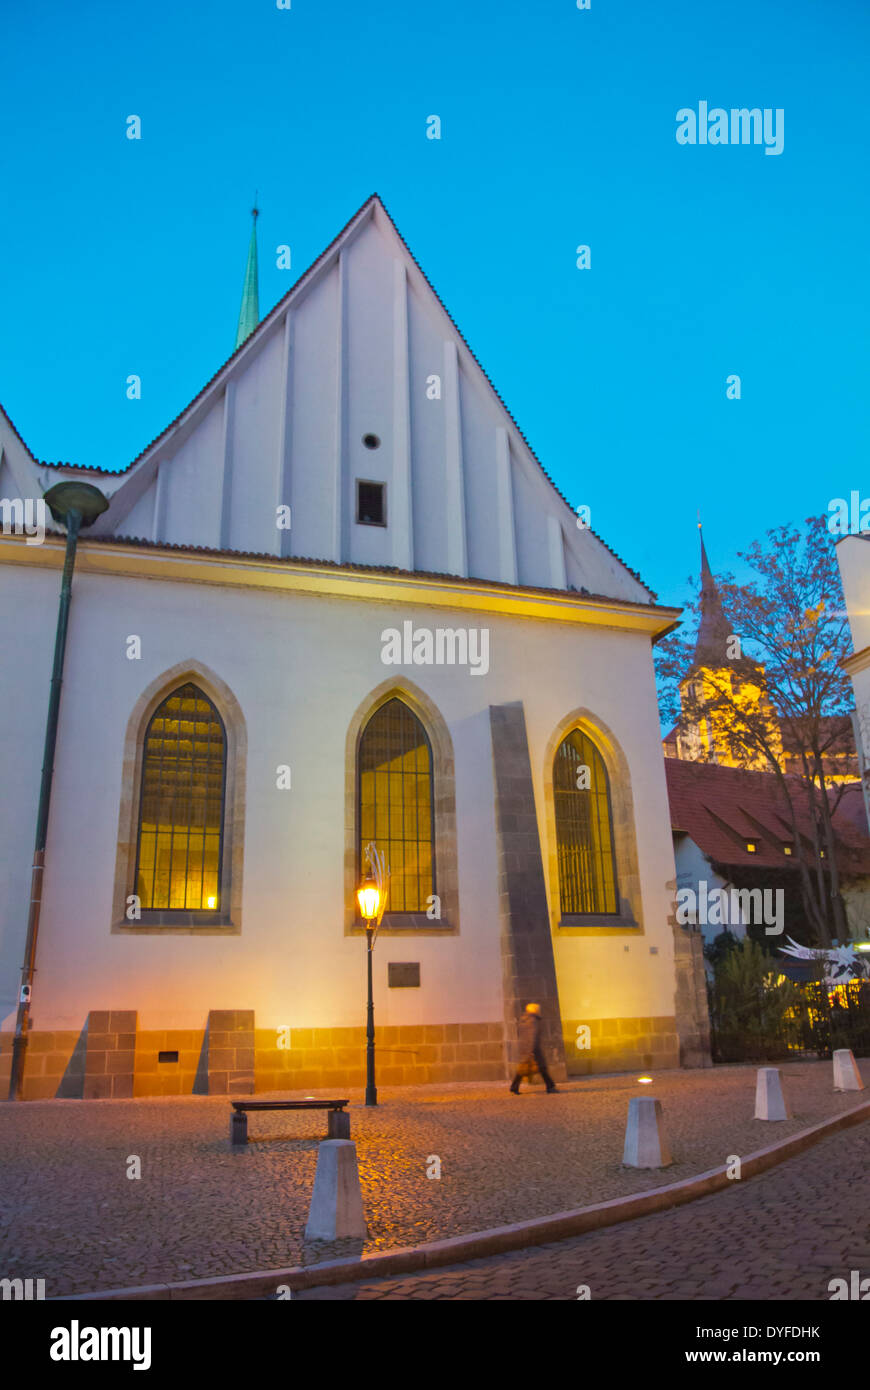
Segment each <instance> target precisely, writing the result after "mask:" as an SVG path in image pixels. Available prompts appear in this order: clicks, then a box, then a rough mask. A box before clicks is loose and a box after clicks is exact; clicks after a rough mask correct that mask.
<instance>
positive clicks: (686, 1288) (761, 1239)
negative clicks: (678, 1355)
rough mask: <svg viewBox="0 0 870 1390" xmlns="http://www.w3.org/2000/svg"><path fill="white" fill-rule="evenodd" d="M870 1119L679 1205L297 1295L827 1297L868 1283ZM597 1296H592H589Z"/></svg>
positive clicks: (342, 1297)
mask: <svg viewBox="0 0 870 1390" xmlns="http://www.w3.org/2000/svg"><path fill="white" fill-rule="evenodd" d="M868 1168H870V1124H865V1125H858V1126H857V1127H856V1128H855V1129H850V1130H847V1131H846V1132H845V1133H843V1134H837V1135H832V1136H831V1138H830V1139H824V1140H822V1141H821V1143H819V1144H818V1145H816V1146H815V1147H813V1148H812V1149H808V1150H807V1151H806V1152H805V1153H803V1154H799V1155H798V1156H797V1157H796V1158H791V1159H788V1160H787V1162H785V1163H784V1164H782V1165H781V1166H780V1167H777V1168H773V1169H771V1170H770V1171H769V1172H767V1173H764V1174H762V1175H761V1177H758V1178H753V1179H752V1180H751V1181H749V1182H746V1183H740V1182H735V1183H734V1184H733V1186H732V1187H731V1188H728V1189H726V1190H725V1191H724V1192H719V1193H714V1194H713V1196H711V1197H702V1198H701V1199H700V1200H699V1201H697V1202H690V1203H689V1204H688V1205H687V1206H684V1207H679V1208H677V1209H676V1210H673V1211H666V1212H660V1213H658V1214H656V1215H655V1216H645V1217H642V1218H641V1219H640V1220H639V1221H627V1222H626V1223H625V1224H624V1225H622V1226H612V1227H610V1228H609V1229H608V1230H604V1231H595V1232H592V1233H590V1234H589V1235H585V1236H577V1237H575V1238H574V1239H572V1240H562V1241H559V1242H557V1243H555V1244H552V1245H542V1246H539V1247H538V1248H537V1249H532V1250H517V1251H513V1252H512V1253H511V1254H508V1255H495V1256H492V1257H490V1258H488V1259H484V1260H471V1261H469V1262H468V1263H466V1264H461V1265H453V1266H452V1267H450V1268H446V1267H445V1268H444V1269H437V1270H432V1271H431V1272H430V1273H427V1274H421V1275H404V1276H402V1277H401V1278H395V1279H383V1280H373V1281H371V1282H370V1283H365V1284H343V1285H338V1286H336V1287H334V1288H321V1289H306V1290H305V1291H304V1292H302V1293H298V1294H294V1295H293V1299H294V1300H297V1299H306V1300H318V1299H340V1300H349V1301H350V1300H358V1299H370V1298H382V1299H446V1300H453V1299H475V1300H486V1301H490V1300H496V1301H499V1300H515V1299H520V1300H546V1299H557V1300H573V1299H576V1298H577V1297H578V1296H579V1295H578V1289H579V1288H580V1286H581V1285H585V1286H586V1287H587V1288H588V1290H589V1294H588V1296H589V1297H590V1298H591V1299H592V1300H593V1301H594V1300H595V1299H632V1300H645V1299H690V1300H701V1299H705V1300H709V1299H716V1300H729V1299H751V1300H757V1301H759V1302H766V1301H778V1300H779V1301H784V1300H789V1301H793V1300H795V1301H796V1300H801V1299H811V1300H824V1299H829V1298H830V1296H831V1293H830V1290H829V1287H828V1286H829V1283H830V1281H831V1280H832V1279H838V1278H841V1279H845V1280H846V1282H847V1285H848V1284H849V1282H850V1271H851V1270H858V1271H859V1277H860V1278H862V1279H866V1278H870V1208H868V1204H867V1201H866V1198H865V1196H864V1193H865V1191H866V1186H867V1172H868ZM583 1296H584V1297H586V1296H587V1295H586V1294H585V1293H584V1295H583Z"/></svg>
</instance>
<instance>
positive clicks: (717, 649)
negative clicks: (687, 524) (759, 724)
mask: <svg viewBox="0 0 870 1390" xmlns="http://www.w3.org/2000/svg"><path fill="white" fill-rule="evenodd" d="M698 533H699V536H700V541H701V622H700V625H699V627H698V637H697V640H696V642H695V651H694V655H693V657H692V664H691V666H690V668H689V670H688V672H687V673H686V675H685V677H684V678H683V680H682V681H681V682H680V705H681V707H682V711H683V715H684V717H685V718H686V719H687V720H688V725H687V727H685V728H684V729H683V730H682V731H679V730H678V731H677V732H676V733H675V735H674V736H673V738H672V739H670V740H668V741H666V746H665V752H666V754H670V755H671V756H673V755H674V754H673V746H674V744H676V756H677V757H678V758H682V759H687V760H689V761H693V762H708V763H719V764H720V765H721V766H723V767H749V768H751V769H756V770H764V771H769V768H770V764H769V763H768V761H767V759H766V758H765V756H764V754H763V753H761V752H758V753H757V754H756V755H754V756H753V755H752V754H750V755H749V756H748V757H745V756H739V752H740V750H739V749H735V746H734V745H735V741H736V740H735V738H734V734H733V732H732V731H733V730H734V729H735V726H737V727H739V722H740V721H739V719H738V717H737V716H736V715H735V713H734V709H733V706H734V705H737V707H738V708H740V709H743V710H745V711H746V712H747V715H749V716H750V717H751V718H752V720H753V722H755V721H756V720H757V717H758V715H759V714H760V715H761V716H762V718H763V719H764V721H765V723H766V726H767V727H766V738H767V740H768V742H769V745H770V747H771V748H773V749H774V751H775V753H776V755H777V758H781V756H782V738H781V735H780V731H779V722H778V720H777V718H776V712H775V711H774V709H773V706H772V705H771V704H770V701H769V700H768V699H767V694H766V690H765V681H764V668H763V667H762V666H760V665H759V664H758V663H756V662H748V661H747V659H746V658H745V657H744V656H743V655H742V648H741V642H740V634H739V633H734V632H732V631H731V624H730V623H729V621H728V618H727V617H726V615H725V610H724V608H723V607H722V597H721V595H720V593H719V588H718V585H717V584H716V580H715V579H714V577H713V572H712V570H711V569H710V562H709V560H708V559H707V550H706V547H705V545H704V536H703V532H702V531H701V523H700V522H699V523H698ZM668 742H670V745H671V746H670V747H668Z"/></svg>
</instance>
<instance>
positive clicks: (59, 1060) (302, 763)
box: [0, 196, 709, 1098]
mask: <svg viewBox="0 0 870 1390" xmlns="http://www.w3.org/2000/svg"><path fill="white" fill-rule="evenodd" d="M254 250H255V242H254V241H253V239H252V252H253V251H254ZM255 290H256V266H255V262H254V261H253V256H252V257H251V259H249V267H248V280H247V288H246V297H245V300H244V301H243V312H242V320H241V323H240V333H239V338H240V344H239V346H238V347H237V349H236V351H235V352H234V353H233V355H232V356H231V357H230V358H229V360H228V361H227V362H226V363H225V364H224V365H223V367H221V369H220V371H219V372H218V373H217V374H216V375H215V376H214V377H213V378H212V380H211V381H210V382H208V384H207V385H206V386H205V387H204V388H203V390H202V391H201V392H200V394H199V395H198V396H197V397H196V398H195V399H194V400H193V401H192V402H191V403H190V404H189V405H188V406H187V407H186V409H185V410H184V411H183V412H182V413H181V414H180V415H179V416H178V417H177V419H175V420H174V421H173V422H172V423H171V424H169V425H168V427H167V428H166V429H165V431H164V432H163V433H162V434H161V435H160V436H159V437H158V438H157V439H156V440H155V441H154V442H153V443H152V444H150V445H149V446H148V447H147V448H146V449H145V450H144V451H143V452H142V453H141V454H140V455H139V457H138V458H136V459H135V460H134V461H133V462H132V463H131V464H130V465H129V466H128V467H127V468H126V469H124V470H123V471H121V472H116V473H114V472H105V471H100V470H93V469H88V468H86V467H84V466H78V467H74V466H73V465H67V464H64V465H52V464H45V463H41V462H38V461H37V459H36V458H35V457H34V456H33V454H32V453H31V451H30V449H29V448H28V446H27V444H25V442H24V441H23V440H22V439H21V437H20V436H19V435H18V433H17V431H16V430H15V428H14V426H13V425H12V423H11V421H10V419H9V418H8V416H6V414H5V413H4V412H3V411H2V410H0V499H7V500H9V499H41V498H42V497H43V494H44V493H45V492H46V491H47V490H48V489H49V488H50V487H51V486H52V485H54V484H56V483H57V482H59V481H61V480H65V479H79V480H82V481H84V482H88V483H91V484H94V485H95V486H97V487H99V488H100V489H101V491H102V492H103V493H104V494H105V497H106V498H107V499H108V502H109V506H108V509H107V510H106V511H105V512H104V513H103V514H102V515H101V516H100V517H98V519H97V520H96V521H95V522H94V524H93V525H92V526H90V527H89V528H88V529H83V530H82V532H81V535H80V538H79V541H78V552H77V558H76V562H75V571H74V578H73V583H72V599H71V608H70V620H69V629H68V636H67V645H66V656H65V666H64V672H63V685H62V697H61V703H60V714H59V723H58V731H57V747H56V756H55V759H54V776H53V784H52V793H51V802H50V815H49V819H48V828H47V842H46V849H45V870H44V878H43V889H42V907H41V916H40V921H39V933H38V945H37V949H36V957H35V969H34V972H33V976H32V980H33V984H32V996H31V999H30V1004H29V1015H28V1028H27V1033H28V1036H27V1048H26V1065H25V1072H24V1083H23V1095H24V1097H25V1098H47V1097H54V1096H91V1097H124V1096H132V1095H135V1096H140V1095H142V1096H145V1095H155V1094H157V1095H162V1094H167V1095H169V1094H185V1093H221V1092H229V1093H231V1094H245V1093H250V1092H252V1091H254V1090H257V1091H269V1090H276V1089H279V1090H290V1091H293V1090H298V1089H303V1090H305V1091H308V1090H314V1089H317V1088H330V1089H332V1088H335V1087H339V1088H343V1087H347V1086H358V1085H361V1084H362V1082H363V1080H364V1067H365V1049H364V1044H365V1021H366V1014H365V1008H366V960H365V952H366V938H365V930H364V925H363V923H362V921H361V920H360V916H359V909H358V905H357V898H356V889H357V887H358V886H359V884H360V881H361V879H362V878H364V877H365V875H366V859H365V850H366V846H367V845H368V844H369V843H374V844H375V845H376V846H377V848H378V850H379V851H380V852H381V854H382V856H383V859H384V860H385V862H386V863H387V865H388V866H389V868H390V871H391V877H390V890H389V898H388V902H387V909H386V913H385V915H384V918H383V921H382V924H381V927H380V930H379V933H378V936H377V939H376V943H375V947H374V955H373V964H374V1000H375V1026H376V1042H377V1068H378V1070H377V1080H378V1084H379V1086H381V1087H389V1086H390V1085H394V1084H400V1083H410V1082H433V1083H443V1082H448V1081H455V1080H498V1079H502V1078H506V1077H507V1076H508V1075H509V1074H510V1070H511V1062H512V1060H513V1056H512V1047H513V1043H514V1039H515V1030H516V1022H517V1019H518V1017H519V1015H520V1014H521V1012H522V1009H523V1007H524V1006H525V1004H526V1003H527V1002H530V1001H536V1002H539V1003H540V1004H541V1007H542V1014H543V1018H544V1024H545V1039H546V1050H547V1052H548V1053H549V1055H550V1058H551V1060H552V1062H553V1068H554V1075H556V1076H557V1077H559V1076H562V1077H564V1075H565V1072H566V1069H567V1072H568V1073H586V1072H590V1071H598V1072H606V1071H619V1070H625V1069H635V1068H640V1067H645V1068H650V1067H652V1068H661V1067H673V1066H678V1065H681V1064H683V1065H704V1064H708V1061H709V1058H708V1047H707V1040H706V1037H707V1035H706V1005H705V1002H704V998H703V969H702V966H701V962H700V938H699V937H698V935H697V933H694V934H693V933H692V932H691V931H688V930H686V929H684V928H681V927H677V926H675V925H674V915H673V912H674V878H675V869H674V853H673V847H672V841H671V832H670V819H669V813H668V797H667V788H666V782H665V771H664V762H663V757H662V749H661V737H660V731H659V720H658V710H657V704H656V692H655V684H654V678H653V662H652V645H653V643H654V642H655V641H656V640H657V638H659V637H660V636H661V635H662V634H663V633H665V632H666V631H668V630H669V629H670V628H671V627H672V626H673V625H674V623H675V622H676V621H677V619H678V616H679V614H678V611H677V610H675V609H671V608H664V607H661V606H659V605H658V604H657V603H656V602H655V596H654V595H653V594H652V593H651V591H650V590H649V589H648V588H647V587H646V585H645V584H644V583H643V582H642V580H641V579H640V578H639V577H638V576H637V575H636V574H635V573H634V572H633V571H631V570H630V569H629V568H628V567H627V566H626V565H625V564H624V563H623V561H622V560H620V559H619V557H618V556H617V555H616V554H615V553H614V552H613V551H611V550H610V549H609V548H608V546H607V545H606V544H605V543H604V541H603V540H601V539H600V538H599V537H598V536H597V535H596V534H595V532H594V531H593V530H592V529H590V528H589V527H587V526H581V525H578V517H577V515H576V514H575V512H574V511H573V510H572V508H571V507H570V506H569V504H568V503H567V502H566V500H565V499H564V498H563V497H562V496H561V494H560V493H559V492H558V491H557V490H556V488H555V486H554V485H553V484H552V482H551V481H550V480H549V478H548V476H547V474H546V473H545V472H544V471H543V468H542V467H541V465H540V463H539V462H538V460H537V459H536V458H535V456H534V454H533V453H532V451H531V449H530V448H529V446H528V444H527V443H526V441H525V439H524V438H523V435H522V434H521V433H520V430H519V429H518V427H517V425H516V424H515V422H514V420H513V418H512V416H511V415H510V414H509V412H508V410H507V409H506V408H505V406H504V404H503V403H502V401H501V400H500V398H499V396H498V395H497V393H496V391H495V390H494V388H493V386H492V385H491V383H490V381H489V380H488V378H487V376H486V375H485V373H484V371H483V369H482V368H481V366H480V365H479V363H478V361H477V359H476V358H475V357H474V355H473V353H472V352H471V350H470V348H469V347H468V345H467V344H466V342H465V341H464V339H463V337H462V335H461V334H460V333H459V331H458V329H457V328H456V326H455V324H454V323H453V320H452V319H451V318H450V316H449V314H448V313H447V311H446V310H445V308H444V306H443V305H442V304H441V302H440V300H439V299H438V297H437V295H436V293H435V291H434V290H433V288H432V286H431V285H430V284H429V282H428V280H427V279H426V277H425V276H424V275H423V273H422V271H421V270H420V268H419V266H418V265H417V263H416V261H415V260H414V258H413V256H412V255H411V253H410V251H409V250H408V248H407V246H406V245H405V243H404V241H403V240H402V238H401V236H400V235H399V233H398V231H397V229H396V227H395V225H394V224H393V222H392V220H391V219H390V217H389V215H388V213H387V212H386V210H385V208H384V206H383V204H382V202H381V201H380V199H379V198H378V197H376V196H375V197H372V198H370V199H369V200H368V201H367V202H366V203H365V204H364V206H363V207H362V208H360V210H359V211H358V212H357V213H356V215H355V216H354V217H353V218H352V220H351V221H350V222H349V223H348V224H347V226H346V227H345V228H344V230H343V231H342V232H341V233H340V235H339V236H338V237H337V238H336V239H335V241H333V242H332V244H331V245H330V246H329V247H328V248H327V250H326V251H325V252H324V253H323V255H322V256H321V257H320V258H319V260H318V261H317V262H316V263H315V264H314V265H313V266H312V267H311V268H310V270H308V271H307V272H306V274H305V275H303V276H302V278H301V279H300V280H299V281H298V282H297V284H296V285H295V286H294V288H293V289H291V290H290V291H289V293H288V294H287V295H285V297H284V298H283V299H282V300H281V301H280V302H279V303H278V304H277V305H276V306H275V308H274V309H273V310H272V311H271V312H270V313H269V314H267V315H266V317H264V318H263V319H262V321H260V322H257V314H256V311H254V312H252V311H251V306H252V295H253V294H255ZM618 485H619V483H618V478H617V476H616V475H615V476H614V486H615V487H616V486H618ZM5 515H7V517H8V516H11V515H12V509H11V508H10V507H7V508H6V513H5ZM49 525H50V527H51V529H50V530H49V531H48V533H47V534H46V536H45V539H44V541H43V543H42V544H36V543H32V542H33V537H28V536H26V535H24V534H21V533H20V528H18V530H16V528H15V527H14V526H11V525H6V526H4V527H3V529H2V533H0V622H2V631H3V640H2V653H3V655H2V657H0V662H2V666H0V670H2V677H0V687H2V708H3V721H2V769H3V776H2V781H0V1027H2V1031H0V1087H2V1094H3V1095H5V1093H6V1087H7V1086H8V1077H9V1069H10V1055H11V1048H12V1038H13V1032H14V1029H15V1026H16V1014H17V1011H18V1006H19V991H20V984H21V978H22V974H21V972H22V960H23V955H24V952H25V936H26V932H27V921H28V903H29V898H30V885H31V860H32V857H33V844H34V828H35V825H36V819H37V803H38V798H39V781H40V768H41V761H42V749H43V740H44V736H45V728H46V712H47V708H48V692H49V684H50V680H51V672H52V660H53V651H54V642H55V626H56V623H57V615H58V595H59V589H60V572H61V568H62V565H63V560H64V545H65V538H64V534H63V528H62V527H61V526H60V525H59V524H54V523H52V522H51V519H50V518H49Z"/></svg>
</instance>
